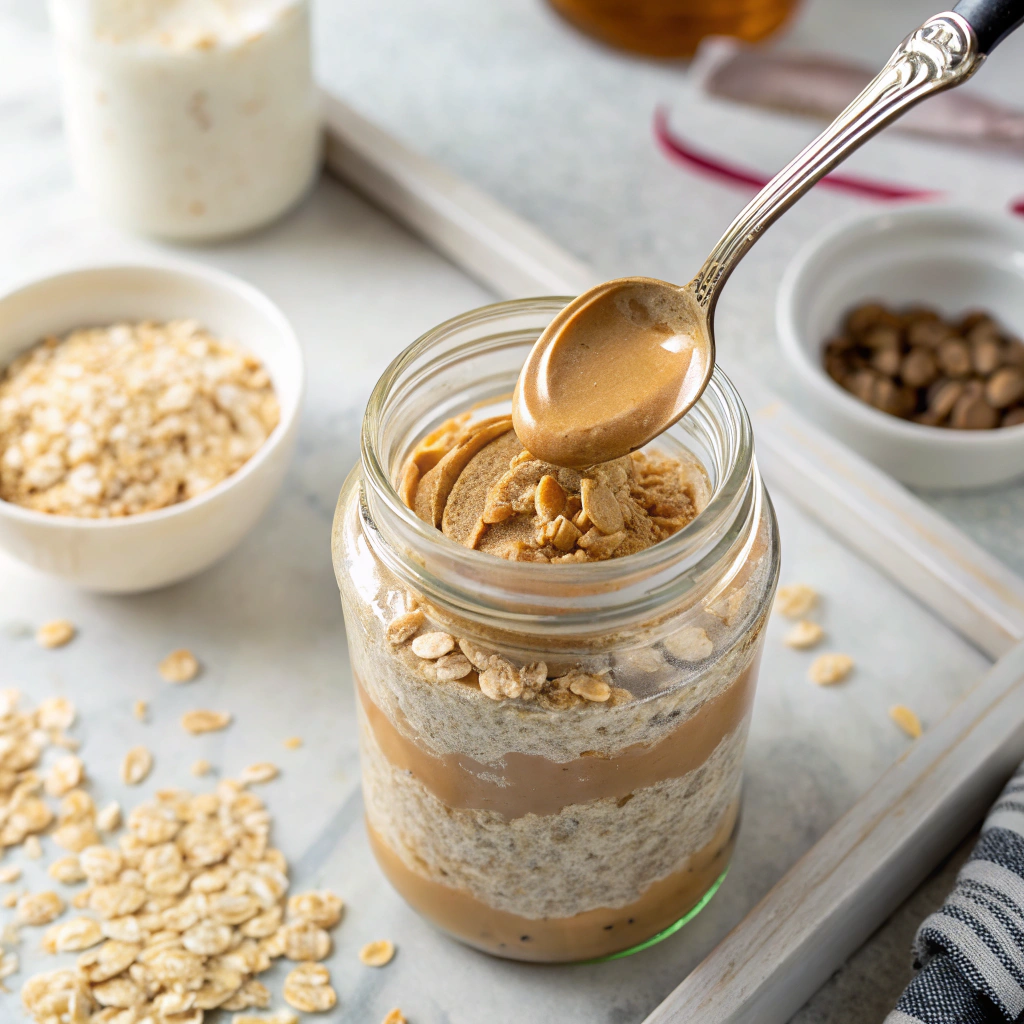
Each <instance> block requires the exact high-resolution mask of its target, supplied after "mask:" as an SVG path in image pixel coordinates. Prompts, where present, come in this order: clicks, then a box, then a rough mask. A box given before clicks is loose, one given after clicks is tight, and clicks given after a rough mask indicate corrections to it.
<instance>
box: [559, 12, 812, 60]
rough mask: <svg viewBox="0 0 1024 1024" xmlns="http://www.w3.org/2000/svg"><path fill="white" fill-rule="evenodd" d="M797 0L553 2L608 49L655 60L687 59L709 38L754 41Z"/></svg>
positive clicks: (767, 32) (773, 26) (776, 24)
mask: <svg viewBox="0 0 1024 1024" xmlns="http://www.w3.org/2000/svg"><path fill="white" fill-rule="evenodd" d="M796 4H797V0H551V5H552V6H553V7H554V8H555V10H556V11H558V13H559V14H561V15H562V16H563V17H564V18H565V19H566V20H568V21H570V22H572V24H573V25H575V26H576V27H577V28H578V29H580V30H581V31H583V32H586V33H587V35H590V36H594V37H595V38H596V39H600V40H601V41H602V42H604V43H608V44H609V45H610V46H616V47H618V48H619V49H623V50H632V51H633V52H635V53H645V54H648V55H650V56H652V57H689V56H691V55H692V54H693V53H694V51H695V50H696V49H697V45H698V44H699V43H700V41H701V40H702V39H703V38H704V37H705V36H712V35H717V36H735V37H736V38H738V39H743V40H744V41H746V42H748V43H756V42H757V41H758V40H761V39H764V38H765V37H766V36H769V35H771V33H772V32H774V31H775V30H776V29H777V28H778V27H779V26H780V25H781V24H782V23H783V22H784V21H785V20H786V19H787V18H788V17H789V15H790V14H791V13H792V11H793V9H794V8H795V7H796Z"/></svg>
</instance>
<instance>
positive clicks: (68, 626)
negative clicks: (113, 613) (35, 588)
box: [0, 388, 75, 648]
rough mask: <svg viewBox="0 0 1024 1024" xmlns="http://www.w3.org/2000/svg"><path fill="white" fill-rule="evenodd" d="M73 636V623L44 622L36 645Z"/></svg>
mask: <svg viewBox="0 0 1024 1024" xmlns="http://www.w3.org/2000/svg"><path fill="white" fill-rule="evenodd" d="M0 390H2V388H0ZM2 481H3V475H2V473H0V484H2ZM2 490H3V488H2V487H0V492H2ZM74 636H75V627H74V624H73V623H71V622H68V620H67V619H53V620H52V621H51V622H44V623H43V624H42V625H41V626H40V627H39V629H37V630H36V643H37V644H39V646H40V647H47V648H53V647H63V646H64V645H65V644H67V643H70V642H71V641H72V640H73V639H74Z"/></svg>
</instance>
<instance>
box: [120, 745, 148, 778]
mask: <svg viewBox="0 0 1024 1024" xmlns="http://www.w3.org/2000/svg"><path fill="white" fill-rule="evenodd" d="M152 770H153V755H152V754H151V753H150V752H149V751H148V750H147V749H146V748H145V747H142V746H139V747H132V749H131V750H129V751H128V753H127V754H125V755H124V760H123V761H122V762H121V781H122V782H123V783H124V784H125V785H126V786H137V785H138V784H139V783H140V782H142V781H143V780H144V779H145V778H146V776H147V775H148V774H149V773H150V772H151V771H152Z"/></svg>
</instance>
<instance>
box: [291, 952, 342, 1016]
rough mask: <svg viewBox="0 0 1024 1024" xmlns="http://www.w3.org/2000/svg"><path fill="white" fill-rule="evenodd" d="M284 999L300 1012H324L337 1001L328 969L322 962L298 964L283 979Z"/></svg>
mask: <svg viewBox="0 0 1024 1024" xmlns="http://www.w3.org/2000/svg"><path fill="white" fill-rule="evenodd" d="M284 1001H285V1002H286V1003H287V1004H288V1005H289V1006H294V1007H295V1009H296V1010H300V1011H302V1013H325V1012H326V1011H327V1010H329V1009H331V1007H333V1006H334V1005H335V1003H337V1001H338V996H337V993H336V992H335V991H334V989H333V988H331V973H330V971H328V970H327V968H326V967H324V965H323V964H316V963H303V964H299V966H298V967H296V968H295V969H294V970H293V971H291V972H290V973H289V974H288V977H286V978H285V979H284Z"/></svg>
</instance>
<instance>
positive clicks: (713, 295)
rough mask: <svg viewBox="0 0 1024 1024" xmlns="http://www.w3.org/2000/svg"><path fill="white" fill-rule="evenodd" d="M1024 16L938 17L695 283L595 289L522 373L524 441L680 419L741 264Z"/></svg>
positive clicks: (645, 427)
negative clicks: (783, 219)
mask: <svg viewBox="0 0 1024 1024" xmlns="http://www.w3.org/2000/svg"><path fill="white" fill-rule="evenodd" d="M1021 23H1024V18H1022V17H1021V5H1020V4H1018V3H1006V2H1005V0H961V2H960V3H958V4H957V5H956V7H955V8H954V9H953V10H952V11H943V12H942V13H941V14H936V15H934V16H933V17H931V18H929V19H928V20H927V21H926V22H925V23H924V24H923V25H922V26H921V27H920V28H919V29H917V30H916V31H914V32H911V33H910V35H909V36H907V37H906V39H904V40H903V42H902V43H900V45H899V46H898V47H897V48H896V51H895V52H894V53H893V55H892V56H891V57H890V58H889V60H888V62H887V63H886V65H885V67H884V68H882V70H881V71H880V72H879V73H878V75H876V76H875V78H874V79H873V80H872V81H871V82H870V83H868V85H867V86H866V87H865V88H864V89H863V91H862V92H861V93H860V95H858V96H857V97H855V98H854V100H853V101H852V102H851V103H850V104H849V106H847V107H846V109H845V110H844V111H843V112H842V113H841V114H840V115H839V116H838V117H837V118H836V119H835V121H833V122H832V124H830V125H829V126H828V127H827V128H826V129H825V130H824V131H823V132H822V133H821V134H820V135H819V136H818V137H817V138H816V139H814V141H813V142H811V143H810V144H808V145H807V146H805V147H804V149H803V150H802V151H801V152H800V153H798V154H797V155H796V156H795V157H794V158H793V159H792V160H791V161H790V162H789V163H788V164H786V166H785V167H783V168H782V170H781V171H779V173H778V174H776V175H775V177H774V178H772V180H771V181H769V182H768V184H767V185H765V186H764V188H762V189H761V191H760V192H758V193H757V195H755V196H754V198H753V199H751V200H750V202H749V203H747V205H746V206H745V207H744V208H743V209H742V210H741V211H740V212H739V214H738V215H737V216H736V218H735V220H733V222H732V224H730V225H729V227H728V228H727V229H726V232H725V234H724V235H723V236H722V237H721V238H720V239H719V240H718V242H717V243H716V244H715V247H714V248H713V249H712V250H711V253H710V255H709V256H708V258H707V259H706V260H705V261H704V265H703V266H702V267H701V268H700V270H699V271H698V273H697V276H696V277H695V278H694V279H693V280H692V281H691V282H690V283H689V284H688V285H686V286H685V287H682V288H681V287H678V286H677V285H672V284H668V283H666V282H664V281H657V280H654V279H653V278H647V277H625V278H621V279H619V280H616V281H608V282H606V283H605V284H601V285H598V286H597V287H596V288H592V289H591V290H590V291H588V292H584V294H583V295H581V296H580V297H579V298H578V299H575V300H574V301H572V302H571V303H569V305H568V306H566V307H565V309H564V310H562V312H561V313H559V315H558V316H557V317H555V319H554V320H553V321H552V322H551V323H550V324H549V325H548V327H547V329H546V330H545V331H544V333H543V334H542V335H541V336H540V338H538V339H537V343H536V344H535V345H534V347H533V349H532V350H531V352H530V355H529V357H528V358H527V360H526V364H525V365H524V366H523V369H522V372H521V373H520V375H519V380H518V382H517V384H516V390H515V395H514V397H513V405H512V422H513V424H514V426H515V430H516V434H517V435H518V436H519V440H520V441H522V443H523V444H524V445H525V446H526V447H527V449H528V450H529V451H530V452H532V453H533V454H534V455H535V456H537V457H538V458H541V459H544V460H546V461H547V462H550V463H552V464H554V465H559V466H565V467H568V468H574V469H575V468H583V467H586V466H592V465H595V464H597V463H600V462H608V461H610V460H612V459H615V458H619V457H621V456H623V455H626V454H628V453H629V452H631V451H633V450H635V449H637V448H639V447H641V446H642V445H644V444H646V443H647V442H648V441H650V440H652V439H653V438H655V437H656V436H657V435H658V434H660V433H661V432H662V431H663V430H665V429H667V428H668V427H670V426H671V425H672V424H673V423H675V422H676V420H678V419H679V418H680V417H681V416H682V415H683V414H684V413H685V412H686V411H687V409H689V408H690V407H691V406H692V405H693V404H694V402H696V401H697V399H698V398H700V395H701V393H702V392H703V390H704V388H705V386H706V385H707V383H708V381H709V380H710V379H711V372H712V370H713V369H714V361H715V346H714V329H713V324H714V313H715V304H716V302H717V301H718V296H719V294H720V293H721V290H722V287H723V286H724V284H725V282H726V281H727V280H728V278H729V275H730V274H731V273H732V271H733V270H734V269H735V267H736V264H737V263H739V261H740V260H741V259H742V258H743V256H744V254H745V253H746V252H747V251H748V250H749V249H750V247H751V246H752V245H753V244H754V243H755V242H756V241H757V240H758V239H759V238H760V237H761V236H762V235H763V234H764V232H765V230H766V229H767V228H768V227H769V225H771V224H772V223H773V222H774V221H775V220H776V219H777V218H778V217H779V216H781V215H782V214H783V213H784V212H785V211H786V210H788V209H789V207H790V206H792V205H793V203H795V202H796V201H797V200H798V199H799V198H800V197H801V196H802V195H803V194H804V193H805V192H807V190H808V189H810V188H811V186H812V185H814V183H815V182H816V181H818V179H819V178H821V177H822V176H823V175H824V174H827V173H828V172H829V171H830V170H832V168H834V167H835V166H837V165H838V164H840V163H841V162H842V161H843V160H844V159H845V158H846V156H847V155H848V154H850V153H851V152H853V151H854V150H855V149H856V148H857V147H858V146H860V145H861V144H863V143H864V142H866V141H867V140H868V139H869V138H870V137H871V136H872V135H874V134H876V133H877V132H878V131H880V130H881V129H882V128H884V127H885V126H886V125H887V124H889V123H890V122H892V121H894V120H896V118H898V117H899V116H900V115H901V114H903V113H904V112H905V111H907V110H909V109H910V108H911V107H912V106H914V105H915V104H916V103H919V102H920V101H921V100H923V99H925V98H926V97H928V96H930V95H932V94H933V93H937V92H941V91H943V90H945V89H949V88H951V87H953V86H957V85H960V84H961V83H962V82H965V81H966V80H967V79H968V78H970V77H971V75H972V74H974V72H975V71H976V70H977V69H978V67H979V66H980V65H981V63H982V62H983V61H984V59H985V56H986V54H988V53H990V52H991V50H992V49H993V48H994V47H995V46H996V45H997V44H998V43H999V42H1000V41H1001V40H1002V39H1003V38H1005V37H1006V36H1007V35H1008V34H1009V33H1010V32H1012V31H1013V30H1014V29H1015V28H1017V26H1018V25H1020V24H1021Z"/></svg>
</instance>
